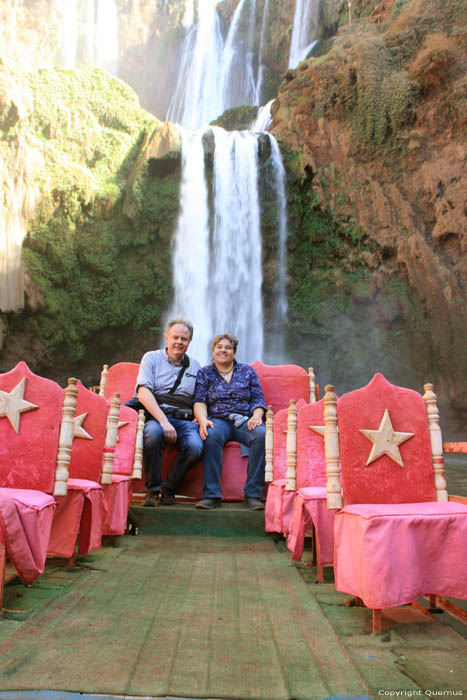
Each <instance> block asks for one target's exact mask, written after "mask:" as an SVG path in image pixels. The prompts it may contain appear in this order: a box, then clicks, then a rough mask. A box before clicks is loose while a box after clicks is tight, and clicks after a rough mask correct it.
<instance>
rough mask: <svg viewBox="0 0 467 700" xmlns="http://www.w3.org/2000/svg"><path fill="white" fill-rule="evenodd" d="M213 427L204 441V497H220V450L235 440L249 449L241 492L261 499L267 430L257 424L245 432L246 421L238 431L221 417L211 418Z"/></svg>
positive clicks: (246, 427)
mask: <svg viewBox="0 0 467 700" xmlns="http://www.w3.org/2000/svg"><path fill="white" fill-rule="evenodd" d="M210 420H211V421H212V422H213V423H214V428H208V436H207V438H206V440H205V441H204V454H203V472H204V488H203V496H204V498H221V497H222V493H221V474H222V448H223V446H224V445H225V443H226V442H229V441H230V440H236V441H237V442H241V443H242V444H243V445H246V446H247V447H248V448H249V452H250V455H249V458H248V471H247V479H246V482H245V486H244V488H243V492H244V494H245V496H246V497H247V498H261V496H262V495H263V489H264V469H265V443H264V441H265V436H266V428H265V427H264V425H260V426H258V427H257V428H254V429H253V430H248V421H245V423H243V425H242V426H241V427H240V428H236V427H235V426H234V424H233V423H231V422H230V421H228V420H223V419H222V418H210Z"/></svg>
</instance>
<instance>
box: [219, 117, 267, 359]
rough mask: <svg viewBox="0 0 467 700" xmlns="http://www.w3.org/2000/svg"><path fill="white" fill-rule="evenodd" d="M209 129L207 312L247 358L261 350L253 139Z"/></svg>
mask: <svg viewBox="0 0 467 700" xmlns="http://www.w3.org/2000/svg"><path fill="white" fill-rule="evenodd" d="M212 131H213V133H214V137H215V152H214V211H215V217H214V234H213V239H212V260H211V270H210V284H209V305H210V309H211V318H212V319H213V326H214V328H215V329H216V330H217V329H226V328H230V330H231V332H233V333H234V334H235V335H236V336H237V337H238V338H239V340H240V346H239V357H240V358H241V359H242V360H243V361H244V362H253V361H254V360H255V359H258V358H261V357H262V356H263V305H262V300H261V287H262V280H263V275H262V266H261V247H262V244H261V226H260V206H259V196H258V168H257V159H258V139H257V137H256V136H255V135H254V134H251V133H249V132H247V131H241V132H239V131H233V132H228V131H224V130H223V129H217V128H213V129H212Z"/></svg>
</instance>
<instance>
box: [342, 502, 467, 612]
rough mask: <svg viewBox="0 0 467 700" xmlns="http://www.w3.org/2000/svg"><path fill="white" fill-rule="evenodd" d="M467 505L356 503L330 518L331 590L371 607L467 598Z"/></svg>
mask: <svg viewBox="0 0 467 700" xmlns="http://www.w3.org/2000/svg"><path fill="white" fill-rule="evenodd" d="M466 543H467V506H465V505H463V504H461V503H455V502H452V501H449V502H448V503H437V502H424V503H396V504H376V505H372V504H371V505H366V504H355V505H349V506H345V508H344V509H343V510H341V511H339V512H337V513H336V516H335V562H336V563H335V581H336V588H337V590H339V591H342V592H344V593H349V594H351V595H355V596H358V597H359V598H361V599H362V600H363V602H364V603H365V605H366V606H367V607H370V608H376V609H381V608H389V607H395V606H397V605H404V604H406V603H411V602H412V601H413V600H416V599H417V598H418V597H420V596H422V595H426V594H429V593H431V594H437V595H442V596H452V597H454V598H460V599H467V556H466V554H467V552H466Z"/></svg>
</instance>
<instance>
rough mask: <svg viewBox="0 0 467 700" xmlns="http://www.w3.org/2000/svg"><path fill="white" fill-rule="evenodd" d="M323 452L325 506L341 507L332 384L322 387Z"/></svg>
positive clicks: (335, 409)
mask: <svg viewBox="0 0 467 700" xmlns="http://www.w3.org/2000/svg"><path fill="white" fill-rule="evenodd" d="M324 392H325V393H324V453H325V457H326V480H327V481H326V492H327V506H328V508H330V509H332V510H335V509H338V508H342V495H341V480H340V469H339V436H338V433H337V396H336V395H335V393H334V387H333V386H332V384H327V385H326V386H325V387H324Z"/></svg>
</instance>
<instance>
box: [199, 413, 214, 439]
mask: <svg viewBox="0 0 467 700" xmlns="http://www.w3.org/2000/svg"><path fill="white" fill-rule="evenodd" d="M198 423H199V434H200V437H201V440H206V438H207V436H208V428H214V423H213V422H212V420H209V419H208V418H201V419H200V418H198Z"/></svg>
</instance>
